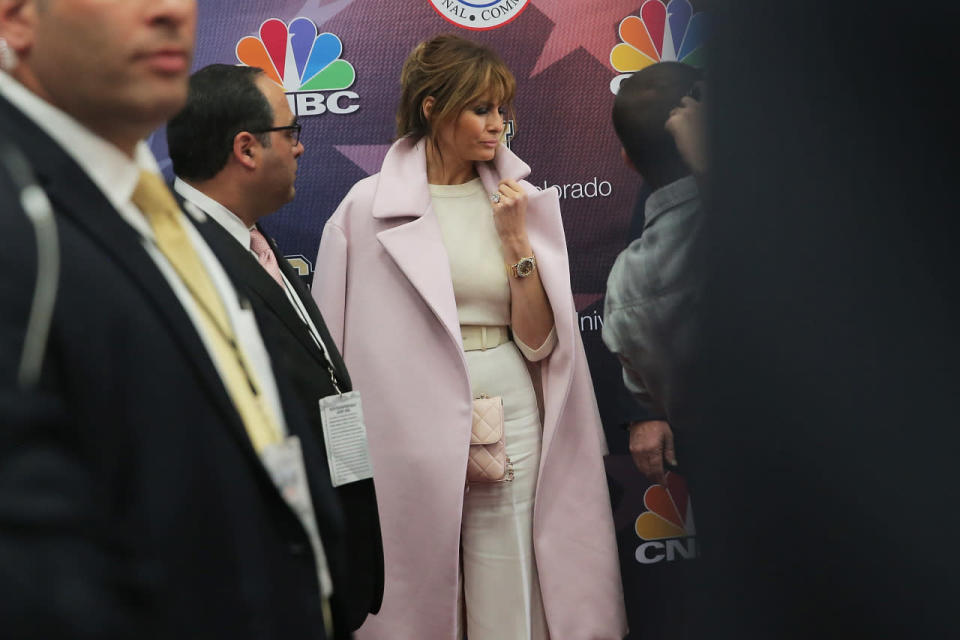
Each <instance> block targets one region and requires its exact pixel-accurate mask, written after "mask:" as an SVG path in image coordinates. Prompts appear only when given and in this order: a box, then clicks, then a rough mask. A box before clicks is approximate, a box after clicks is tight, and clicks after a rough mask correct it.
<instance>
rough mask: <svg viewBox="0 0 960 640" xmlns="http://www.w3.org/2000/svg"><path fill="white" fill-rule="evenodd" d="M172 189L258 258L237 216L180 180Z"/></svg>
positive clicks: (290, 297) (300, 310)
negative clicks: (218, 224)
mask: <svg viewBox="0 0 960 640" xmlns="http://www.w3.org/2000/svg"><path fill="white" fill-rule="evenodd" d="M173 188H174V190H175V191H176V192H177V193H179V194H180V195H181V196H182V197H183V199H184V200H186V202H187V203H188V204H193V205H196V207H198V208H199V209H200V210H201V211H203V212H205V213H206V214H207V215H209V216H210V217H211V218H213V219H214V220H216V221H217V222H218V223H220V226H221V227H223V228H224V229H226V230H227V233H229V234H230V235H231V236H233V237H234V239H236V241H237V242H239V243H240V244H241V245H242V246H243V247H244V248H245V249H246V250H247V251H248V252H250V255H252V256H253V257H255V258H257V257H258V256H257V254H256V253H255V252H254V251H253V250H252V249H251V248H250V228H249V227H247V225H246V224H245V223H244V222H243V220H241V219H240V218H238V217H237V214H235V213H234V212H232V211H230V210H229V209H227V208H226V207H225V206H223V205H222V204H220V203H219V202H217V201H216V200H214V199H213V198H211V197H210V196H208V195H207V194H205V193H203V192H202V191H199V190H198V189H196V188H195V187H193V186H191V185H189V184H187V183H186V182H184V181H183V180H181V179H180V178H177V179H176V180H174V182H173ZM277 259H278V260H284V259H285V258H284V257H283V256H277ZM280 277H281V278H282V279H283V292H284V293H285V294H286V295H287V301H289V302H290V305H291V306H292V307H293V310H294V311H296V312H297V315H298V316H299V317H300V319H301V320H302V321H303V323H304V324H305V325H306V326H307V330H308V331H309V332H310V335H311V336H313V339H314V341H315V342H316V343H317V346H318V347H320V350H321V351H322V352H323V355H324V357H325V358H326V359H327V362H332V360H331V359H330V352H328V351H327V347H326V345H325V344H324V343H323V340H322V339H321V338H320V332H319V331H317V327H316V325H315V324H313V319H312V318H311V317H310V314H309V313H308V312H307V309H306V307H304V306H303V301H302V300H301V299H300V296H298V295H297V292H296V290H295V289H294V288H293V285H292V284H290V281H289V280H287V276H285V275H284V273H283V272H282V271H281V272H280ZM331 366H332V365H331Z"/></svg>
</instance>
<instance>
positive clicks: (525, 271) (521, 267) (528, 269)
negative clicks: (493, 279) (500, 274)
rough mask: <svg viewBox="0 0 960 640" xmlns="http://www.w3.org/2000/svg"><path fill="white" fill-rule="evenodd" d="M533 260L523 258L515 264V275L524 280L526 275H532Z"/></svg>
mask: <svg viewBox="0 0 960 640" xmlns="http://www.w3.org/2000/svg"><path fill="white" fill-rule="evenodd" d="M533 266H534V262H533V258H524V259H523V260H521V261H520V262H518V263H517V275H518V276H520V277H521V278H526V277H527V276H528V275H530V274H531V273H533Z"/></svg>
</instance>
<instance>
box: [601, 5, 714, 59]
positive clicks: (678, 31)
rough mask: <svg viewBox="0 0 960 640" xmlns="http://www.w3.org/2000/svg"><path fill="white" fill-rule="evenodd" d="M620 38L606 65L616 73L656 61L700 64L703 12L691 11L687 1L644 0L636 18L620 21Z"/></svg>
mask: <svg viewBox="0 0 960 640" xmlns="http://www.w3.org/2000/svg"><path fill="white" fill-rule="evenodd" d="M619 33H620V39H621V40H622V41H623V42H621V43H619V44H617V45H616V46H615V47H613V50H612V51H610V64H611V65H612V66H613V68H614V69H616V70H617V71H619V72H620V73H634V72H636V71H639V70H640V69H643V68H644V67H648V66H650V65H651V64H654V63H656V62H662V61H666V60H673V61H677V62H683V63H685V64H689V65H691V66H694V67H701V66H703V64H704V46H703V45H704V42H705V40H706V35H707V14H705V13H693V7H691V6H690V2H689V0H670V2H669V3H668V4H664V3H663V2H662V1H661V0H646V2H644V3H643V5H641V7H640V17H637V16H627V17H626V18H624V19H623V20H622V21H621V22H620V29H619Z"/></svg>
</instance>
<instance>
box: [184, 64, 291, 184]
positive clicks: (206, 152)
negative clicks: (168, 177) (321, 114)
mask: <svg viewBox="0 0 960 640" xmlns="http://www.w3.org/2000/svg"><path fill="white" fill-rule="evenodd" d="M262 75H263V71H262V70H261V69H258V68H256V67H238V66H233V65H228V64H211V65H210V66H207V67H204V68H203V69H200V70H199V71H197V72H196V73H194V74H193V75H192V76H191V77H190V91H189V94H188V96H187V104H186V106H185V107H184V108H183V110H182V111H180V113H178V114H177V115H176V116H174V117H173V119H172V120H171V121H170V122H169V123H168V124H167V146H168V147H169V149H170V159H171V160H172V161H173V172H174V173H175V174H177V175H178V176H180V177H181V178H183V179H184V180H193V181H200V180H208V179H210V178H212V177H214V176H215V175H217V174H218V173H220V171H221V170H222V169H223V168H224V167H225V166H226V164H227V159H228V158H229V157H230V153H231V152H232V150H233V139H234V138H235V137H236V135H237V134H238V133H240V132H241V131H262V130H263V129H269V128H270V127H272V126H273V109H272V108H271V107H270V103H269V102H268V101H267V99H266V97H264V95H263V92H261V91H260V89H259V87H257V85H256V81H257V79H258V78H259V77H260V76H262ZM259 139H260V141H261V142H262V143H263V144H264V145H269V143H270V137H269V135H268V134H260V135H259Z"/></svg>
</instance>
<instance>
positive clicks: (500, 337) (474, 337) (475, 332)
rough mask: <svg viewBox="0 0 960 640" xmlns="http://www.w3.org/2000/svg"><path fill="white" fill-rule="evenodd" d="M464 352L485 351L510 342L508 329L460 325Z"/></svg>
mask: <svg viewBox="0 0 960 640" xmlns="http://www.w3.org/2000/svg"><path fill="white" fill-rule="evenodd" d="M460 335H461V336H462V337H463V350H464V351H486V350H487V349H493V348H494V347H499V346H500V345H502V344H503V343H505V342H509V341H510V328H509V327H506V326H499V327H488V326H481V325H472V324H467V325H464V324H462V325H460Z"/></svg>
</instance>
